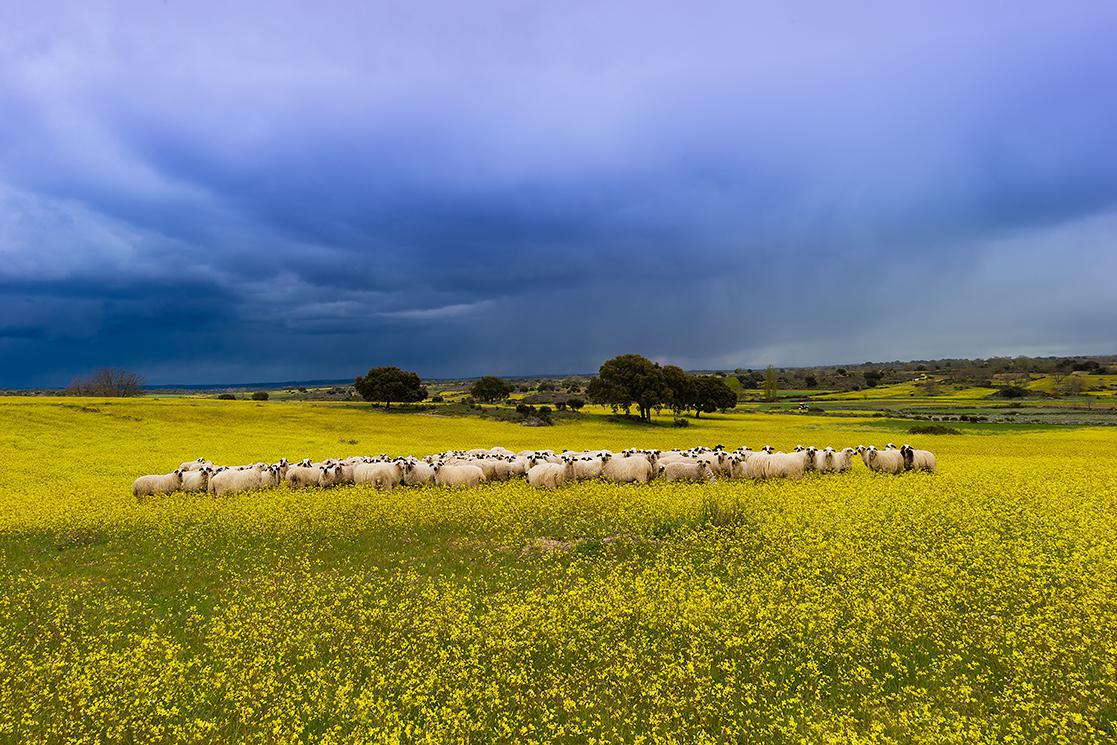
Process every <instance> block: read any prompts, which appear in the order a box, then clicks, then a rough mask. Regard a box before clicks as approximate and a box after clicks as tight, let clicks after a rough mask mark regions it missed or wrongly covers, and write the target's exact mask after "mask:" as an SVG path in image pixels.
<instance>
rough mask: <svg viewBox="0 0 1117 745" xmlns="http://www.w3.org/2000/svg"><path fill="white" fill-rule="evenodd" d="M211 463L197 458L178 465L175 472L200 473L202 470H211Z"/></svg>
mask: <svg viewBox="0 0 1117 745" xmlns="http://www.w3.org/2000/svg"><path fill="white" fill-rule="evenodd" d="M213 467H214V466H213V463H212V462H211V461H208V460H206V459H205V458H198V459H197V460H188V461H186V462H185V463H181V464H179V467H178V469H177V470H179V471H182V472H183V473H187V472H189V471H200V470H202V469H203V468H213Z"/></svg>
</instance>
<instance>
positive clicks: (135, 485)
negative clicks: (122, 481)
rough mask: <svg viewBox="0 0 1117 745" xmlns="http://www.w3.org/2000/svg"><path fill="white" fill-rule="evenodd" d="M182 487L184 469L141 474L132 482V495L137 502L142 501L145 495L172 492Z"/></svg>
mask: <svg viewBox="0 0 1117 745" xmlns="http://www.w3.org/2000/svg"><path fill="white" fill-rule="evenodd" d="M181 487H182V471H181V470H179V469H175V470H174V471H171V472H170V473H164V474H150V475H148V476H140V477H139V478H138V479H136V480H135V481H133V482H132V496H134V497H135V498H136V501H137V502H142V501H143V498H144V497H151V496H156V495H158V494H170V493H172V492H175V491H178V490H179V489H180V488H181Z"/></svg>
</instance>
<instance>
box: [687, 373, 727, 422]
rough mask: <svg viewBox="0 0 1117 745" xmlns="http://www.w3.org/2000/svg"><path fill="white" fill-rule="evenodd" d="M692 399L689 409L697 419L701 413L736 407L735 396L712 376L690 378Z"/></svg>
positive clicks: (720, 381)
mask: <svg viewBox="0 0 1117 745" xmlns="http://www.w3.org/2000/svg"><path fill="white" fill-rule="evenodd" d="M691 385H692V390H693V391H694V392H693V394H692V395H693V399H692V401H691V404H690V405H691V407H692V408H693V409H694V416H695V418H698V417H700V416H701V414H702V412H703V411H705V412H706V413H707V414H709V413H712V412H715V411H717V410H718V409H732V408H733V407H735V406H736V405H737V394H736V393H734V392H733V389H732V388H730V387H729V386H727V385H726V384H725V383H724V382H723V381H722V380H721V379H719V378H715V377H714V376H712V375H696V376H693V377H692V383H691Z"/></svg>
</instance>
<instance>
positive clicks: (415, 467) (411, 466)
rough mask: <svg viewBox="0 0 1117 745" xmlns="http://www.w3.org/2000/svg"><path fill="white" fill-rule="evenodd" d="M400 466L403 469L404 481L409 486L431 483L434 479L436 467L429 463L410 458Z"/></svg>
mask: <svg viewBox="0 0 1117 745" xmlns="http://www.w3.org/2000/svg"><path fill="white" fill-rule="evenodd" d="M400 466H401V468H402V469H403V483H404V484H407V485H408V486H413V485H415V484H429V483H431V481H433V480H434V469H433V468H432V467H431V465H430V464H429V463H426V462H424V461H421V460H416V459H415V458H408V459H406V460H405V461H403V463H401V464H400Z"/></svg>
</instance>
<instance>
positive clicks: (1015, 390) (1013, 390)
mask: <svg viewBox="0 0 1117 745" xmlns="http://www.w3.org/2000/svg"><path fill="white" fill-rule="evenodd" d="M993 395H994V396H998V397H1000V398H1024V397H1025V396H1027V395H1028V391H1027V390H1025V389H1024V388H1020V387H1019V386H1014V385H1010V386H1009V387H1008V388H1002V389H1001V390H999V391H997V392H996V393H994V394H993Z"/></svg>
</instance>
